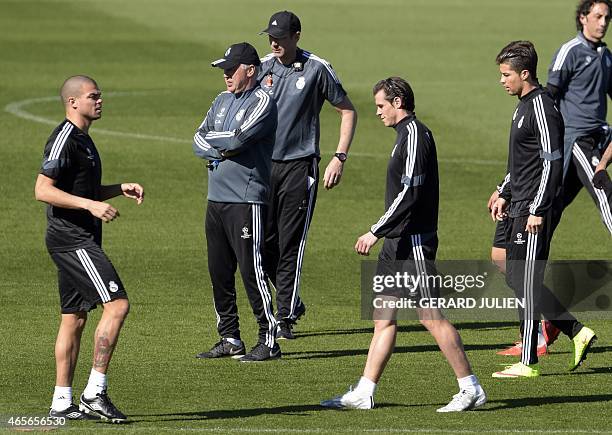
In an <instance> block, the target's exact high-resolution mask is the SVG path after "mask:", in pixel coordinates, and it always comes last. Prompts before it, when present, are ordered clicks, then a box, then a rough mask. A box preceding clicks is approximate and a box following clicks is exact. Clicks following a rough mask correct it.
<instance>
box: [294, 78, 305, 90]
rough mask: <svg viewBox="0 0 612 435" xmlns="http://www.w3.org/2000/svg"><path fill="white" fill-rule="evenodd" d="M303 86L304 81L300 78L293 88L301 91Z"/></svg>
mask: <svg viewBox="0 0 612 435" xmlns="http://www.w3.org/2000/svg"><path fill="white" fill-rule="evenodd" d="M304 86H306V79H305V78H304V76H302V77H300V78H299V79H297V81H296V82H295V87H296V88H298V89H300V90H301V89H304Z"/></svg>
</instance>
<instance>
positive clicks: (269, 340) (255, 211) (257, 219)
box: [251, 204, 276, 347]
mask: <svg viewBox="0 0 612 435" xmlns="http://www.w3.org/2000/svg"><path fill="white" fill-rule="evenodd" d="M251 210H252V215H253V221H252V225H253V266H254V268H255V279H256V281H257V289H258V290H259V294H260V295H261V302H262V305H263V310H264V313H265V315H266V319H267V320H268V332H267V333H266V343H265V345H266V346H268V347H273V346H274V342H275V340H276V319H274V314H273V313H272V296H271V295H270V289H269V288H268V284H267V281H266V275H265V274H264V270H263V267H262V260H261V239H262V233H263V230H262V223H261V205H259V204H252V205H251Z"/></svg>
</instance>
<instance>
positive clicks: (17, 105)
mask: <svg viewBox="0 0 612 435" xmlns="http://www.w3.org/2000/svg"><path fill="white" fill-rule="evenodd" d="M146 94H147V92H107V93H106V94H105V95H106V96H108V97H123V96H129V95H146ZM58 100H59V97H39V98H29V99H27V100H21V101H15V102H12V103H9V104H7V105H6V106H5V107H4V111H5V112H8V113H10V114H11V115H14V116H16V117H18V118H21V119H26V120H28V121H33V122H38V123H40V124H47V125H53V126H55V125H57V124H59V121H58V120H55V119H52V118H45V117H43V116H38V115H34V114H33V113H30V112H28V111H27V110H25V109H24V108H25V107H27V106H30V105H32V104H36V103H48V102H51V101H58ZM90 131H91V132H94V133H99V134H106V135H108V136H116V137H128V138H134V139H142V140H155V141H160V142H174V143H181V144H184V145H188V144H189V143H190V142H189V141H188V140H186V139H181V138H178V137H170V136H156V135H150V134H141V133H127V132H123V131H115V130H107V129H103V128H95V127H92V128H91V129H90ZM189 136H190V137H191V133H189ZM350 155H351V156H355V157H367V158H375V159H381V158H384V159H386V158H387V153H386V151H385V152H383V151H381V152H380V153H367V152H359V151H351V153H350ZM438 162H440V163H451V164H469V165H482V166H492V165H495V166H499V165H506V162H505V161H502V160H484V159H444V158H442V159H438Z"/></svg>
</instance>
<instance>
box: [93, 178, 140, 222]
mask: <svg viewBox="0 0 612 435" xmlns="http://www.w3.org/2000/svg"><path fill="white" fill-rule="evenodd" d="M121 192H123V196H125V197H126V198H131V199H133V200H135V201H136V203H137V204H138V205H140V204H142V201H144V189H143V188H142V186H141V185H140V184H138V183H123V184H122V185H121ZM92 214H93V213H92ZM111 220H112V219H111Z"/></svg>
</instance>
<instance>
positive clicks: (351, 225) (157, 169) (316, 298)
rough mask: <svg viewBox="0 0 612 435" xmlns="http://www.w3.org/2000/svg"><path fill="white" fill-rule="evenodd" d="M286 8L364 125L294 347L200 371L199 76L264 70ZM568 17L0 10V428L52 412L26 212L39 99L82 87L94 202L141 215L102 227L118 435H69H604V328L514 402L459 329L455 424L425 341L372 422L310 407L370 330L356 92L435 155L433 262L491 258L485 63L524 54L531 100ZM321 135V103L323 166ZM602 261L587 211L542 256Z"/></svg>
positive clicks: (40, 240)
mask: <svg viewBox="0 0 612 435" xmlns="http://www.w3.org/2000/svg"><path fill="white" fill-rule="evenodd" d="M284 8H288V9H291V10H293V11H295V12H296V13H297V14H298V15H299V16H300V18H301V20H302V25H303V35H302V40H301V44H300V45H301V46H302V47H304V48H306V49H308V50H310V51H313V52H315V53H316V54H318V55H320V56H322V57H324V58H326V59H327V60H329V61H330V62H331V63H332V64H333V65H334V68H335V69H336V71H337V72H338V75H339V76H340V77H341V79H342V81H343V84H344V87H345V88H346V90H347V91H348V92H349V95H350V97H351V99H352V101H353V102H354V103H355V105H356V107H357V109H358V112H359V125H358V128H357V133H356V137H355V141H354V143H353V147H352V149H351V155H350V159H349V161H348V162H347V165H346V169H345V174H344V178H343V181H342V183H341V185H340V186H339V187H338V188H336V189H334V190H332V191H324V190H321V191H320V193H319V199H318V203H317V209H316V212H315V216H314V220H313V223H312V227H311V232H310V235H309V241H308V249H307V253H306V258H305V264H304V273H303V286H302V294H303V297H304V300H305V302H306V303H307V304H308V313H307V315H306V317H305V318H304V319H303V321H302V322H301V323H300V324H299V326H298V329H297V332H298V334H299V339H297V340H294V341H291V342H287V341H284V342H282V343H281V345H282V349H283V352H284V357H283V359H282V360H280V361H273V362H270V363H265V364H261V365H245V364H239V363H237V362H235V361H233V360H229V361H228V360H223V361H200V360H196V359H195V358H194V355H195V354H196V353H198V352H200V351H202V350H204V349H207V348H208V347H210V346H211V345H212V344H213V343H214V342H215V341H216V340H217V337H216V331H215V315H214V311H213V309H212V306H211V298H212V295H211V288H210V280H209V277H208V272H207V267H206V252H205V250H204V246H205V244H204V234H203V217H204V208H205V192H206V176H205V170H204V169H203V165H202V163H201V162H200V161H198V160H197V159H196V158H195V157H194V156H193V155H192V151H191V138H192V136H193V132H194V130H195V128H196V127H197V126H198V125H199V123H200V121H201V119H202V117H203V116H204V114H205V113H206V111H207V110H208V108H209V106H210V103H211V101H212V99H213V98H214V97H215V96H216V95H217V93H218V92H219V91H220V90H221V89H222V88H223V81H222V78H221V74H220V72H219V70H215V69H213V68H211V67H210V66H209V63H210V61H211V60H214V59H217V58H218V57H219V56H220V55H221V54H222V53H223V52H224V50H225V49H226V48H227V46H228V45H229V44H230V43H233V42H239V41H243V40H247V41H250V42H252V43H253V44H254V45H255V46H256V47H257V49H258V51H259V53H260V55H263V54H265V53H267V51H268V47H267V39H266V38H265V37H264V36H258V35H257V32H259V31H260V30H261V29H262V28H264V27H265V26H266V24H267V20H268V17H269V16H270V14H271V13H272V12H274V11H277V10H281V9H284ZM573 9H574V1H573V0H572V1H569V0H563V1H555V2H544V1H541V2H533V1H529V0H518V1H514V2H491V1H487V0H474V1H468V0H440V1H438V2H429V1H425V0H415V1H401V0H378V1H375V2H374V1H366V0H351V1H348V0H337V1H333V2H329V1H327V2H326V1H321V0H314V1H306V0H303V1H292V2H280V1H263V0H256V1H249V2H246V1H238V2H233V3H218V2H212V1H208V0H206V1H197V0H177V1H172V2H170V1H163V0H127V1H126V0H124V1H118V0H107V1H103V2H93V1H89V0H82V1H78V2H77V1H54V0H49V1H43V0H40V1H29V0H14V1H7V0H0V29H1V30H0V108H4V109H5V110H0V131H1V132H2V134H1V135H0V160H1V162H2V163H1V165H2V166H1V167H2V170H1V171H0V195H1V197H2V198H3V203H4V207H3V211H2V213H1V215H0V216H1V218H0V219H1V224H2V231H1V232H0V246H1V247H2V249H1V250H0V270H1V271H2V275H1V279H0V330H2V334H1V335H2V340H1V342H2V344H1V349H2V351H1V354H2V357H1V358H0V416H2V418H3V421H5V420H6V418H8V416H21V415H30V416H32V415H44V414H45V413H46V412H47V409H48V406H49V405H50V400H51V394H52V391H53V385H54V362H53V345H54V338H55V335H56V332H57V326H58V323H59V315H58V297H57V289H56V288H57V284H56V272H55V267H54V265H53V264H52V262H51V259H50V258H49V256H48V255H47V253H46V250H45V247H44V231H45V224H46V223H45V218H44V206H43V205H42V204H40V203H37V202H36V201H35V200H34V195H33V186H34V180H35V177H36V174H37V171H38V169H39V165H40V161H41V156H42V150H43V145H44V143H45V140H46V138H47V137H48V135H49V133H50V132H51V130H52V128H53V124H56V123H58V122H59V121H60V120H61V119H62V117H63V112H62V108H61V105H60V103H59V101H53V100H51V99H50V98H49V97H53V96H54V95H56V94H57V92H58V91H57V90H58V87H59V86H60V84H61V82H62V80H63V79H64V78H65V77H67V76H69V75H73V74H77V73H84V74H88V75H91V76H93V77H95V78H96V79H97V80H98V83H99V84H100V86H101V88H102V89H103V91H104V92H105V94H106V97H105V114H104V118H103V119H102V120H100V121H99V122H97V123H96V124H95V125H94V127H95V128H96V129H99V131H96V130H95V129H94V130H92V132H91V134H92V137H93V138H94V140H95V141H96V143H97V145H98V148H99V149H100V153H101V155H102V159H103V164H104V182H106V183H108V184H111V183H115V182H121V181H137V182H140V183H142V184H143V185H144V186H145V189H146V191H147V198H146V201H145V203H144V204H143V205H142V206H141V207H136V205H134V204H132V203H131V202H129V201H127V200H124V199H116V200H113V201H112V203H113V204H114V205H116V206H117V207H118V208H119V210H120V211H121V218H120V219H119V220H118V221H115V222H113V223H112V224H108V225H105V227H104V228H105V250H106V251H107V253H108V254H109V256H110V257H111V258H112V259H113V262H114V264H115V265H116V266H117V268H118V270H119V272H120V274H121V276H122V279H123V281H124V283H125V284H126V287H127V288H128V291H129V294H130V299H131V303H132V311H131V314H130V316H129V319H128V322H127V324H126V327H125V328H124V330H123V332H122V336H121V340H120V342H119V345H118V348H117V352H116V354H115V357H114V359H113V363H112V368H111V372H110V377H109V382H110V388H109V393H110V395H111V397H112V398H113V400H114V402H115V403H116V404H117V405H118V406H119V408H121V409H122V410H123V411H124V412H125V413H126V414H128V415H129V416H130V417H131V419H132V423H131V424H129V425H124V426H121V427H117V426H109V425H104V424H92V423H89V424H86V423H85V424H72V425H70V427H69V429H67V430H71V431H73V432H79V433H80V432H89V431H96V432H98V431H99V432H103V431H108V430H121V431H123V432H135V433H157V432H162V431H163V432H168V431H179V430H186V431H211V432H216V431H218V432H221V433H229V432H246V431H271V432H279V433H289V432H311V431H312V432H329V433H335V432H365V431H373V432H381V433H385V432H402V431H407V432H431V433H439V432H442V433H444V432H469V431H477V432H484V433H498V432H499V433H505V432H513V431H518V432H529V431H535V432H546V431H553V432H595V433H610V432H612V418H611V415H612V406H611V405H610V403H612V368H611V366H612V364H611V363H610V361H611V355H612V341H611V339H610V337H611V336H612V324H611V323H610V321H609V320H598V321H592V322H590V323H589V325H591V326H592V327H593V329H595V330H596V331H597V332H598V335H599V337H600V340H599V342H598V345H597V347H596V348H595V349H594V351H593V353H592V355H590V356H589V359H588V360H587V362H586V364H585V365H584V366H583V367H581V368H580V369H579V370H578V371H577V372H575V373H573V374H569V373H567V372H566V371H565V365H566V362H567V360H568V359H569V352H570V344H569V341H568V340H567V339H564V338H561V339H560V340H559V341H558V343H557V344H555V346H554V347H553V348H552V350H551V352H552V353H551V355H549V356H548V357H546V358H545V359H543V361H542V364H541V366H542V370H543V373H544V374H545V376H541V377H540V378H537V379H533V380H529V381H520V380H519V381H516V382H515V381H511V382H500V381H497V380H493V379H492V378H491V377H490V376H491V373H492V372H493V371H496V370H498V369H499V367H500V364H503V363H506V362H509V360H508V359H505V358H504V357H501V356H497V355H495V352H494V351H495V350H496V349H499V348H500V347H502V346H505V345H506V344H507V343H510V342H511V341H513V340H514V339H515V337H516V336H517V331H516V328H515V325H514V322H506V321H503V322H502V321H482V322H476V321H473V322H465V323H460V324H458V325H457V326H458V327H459V329H460V332H461V334H462V337H463V340H464V343H465V345H466V349H467V352H468V356H469V358H470V360H471V362H472V364H473V366H474V369H475V372H476V374H477V375H478V376H479V377H480V379H481V381H482V383H483V385H484V387H485V388H486V390H487V392H488V395H489V404H488V405H487V406H486V407H485V408H484V409H483V410H482V411H479V412H471V413H461V414H454V415H439V414H437V413H436V412H435V408H437V407H438V406H440V405H442V404H445V403H446V402H448V400H449V399H450V398H451V396H452V394H454V393H455V392H456V391H455V389H456V382H455V380H454V378H453V376H452V372H451V370H450V368H449V367H448V366H447V364H446V362H445V360H444V359H443V357H442V355H441V353H440V352H438V351H437V349H436V347H435V343H434V341H433V339H432V338H431V337H430V336H429V335H428V334H427V333H426V332H425V331H424V330H423V329H422V328H421V327H420V326H419V325H418V324H417V323H415V322H406V323H403V324H402V326H401V331H402V333H401V334H400V335H399V336H398V341H397V351H396V354H395V356H394V357H393V358H392V360H391V362H390V364H389V366H388V368H387V370H386V372H385V375H384V378H383V380H382V381H381V384H380V388H379V392H378V394H377V397H376V400H377V404H378V405H379V406H378V407H377V408H376V409H374V410H372V411H370V412H363V411H362V412H359V411H348V412H335V411H325V410H322V409H321V408H319V406H318V403H319V401H320V400H321V399H325V398H328V397H331V396H332V395H335V394H337V393H340V392H342V391H344V390H345V389H346V387H347V386H348V385H349V384H350V383H352V382H354V381H355V380H356V379H358V377H359V375H360V374H361V370H362V367H363V364H364V361H365V355H366V353H367V347H368V344H369V340H370V337H371V327H372V326H371V322H369V321H364V320H361V319H360V299H359V298H360V291H359V285H360V261H361V259H360V258H359V257H358V256H357V255H356V254H355V253H354V252H353V249H352V248H353V245H354V242H355V240H356V238H357V237H358V236H359V235H361V234H363V233H364V232H365V231H367V229H368V228H369V226H370V225H371V224H372V223H373V222H375V221H376V220H377V219H378V218H379V217H380V215H381V214H382V212H383V198H384V177H385V171H386V160H387V158H388V154H389V151H390V147H391V145H392V144H393V139H394V132H393V131H392V130H391V129H385V128H384V127H383V126H382V124H381V123H380V122H379V121H378V120H377V119H376V117H375V116H374V106H373V103H372V98H371V87H372V85H373V84H374V83H375V82H376V81H377V80H379V79H381V78H385V77H388V76H390V75H401V76H403V77H406V78H407V79H408V80H409V81H410V82H411V84H412V86H413V88H414V90H415V93H416V105H417V114H418V115H419V117H420V119H421V120H422V121H423V122H425V123H426V124H427V125H428V126H429V127H430V128H431V129H432V131H433V132H434V134H435V136H436V141H437V144H438V156H439V160H440V177H441V204H440V222H439V236H440V250H439V253H438V257H439V259H442V260H451V259H487V258H488V255H489V251H490V244H491V239H492V234H493V230H494V225H493V223H492V222H491V221H490V219H489V217H488V216H487V212H486V201H487V199H488V197H489V195H490V193H491V191H492V189H493V187H494V186H495V184H496V183H497V182H498V181H499V180H500V179H501V177H503V175H504V170H505V159H506V153H507V135H508V128H509V124H510V118H511V115H512V112H513V110H514V107H515V105H516V99H514V98H509V97H508V96H506V95H505V93H504V92H503V89H502V88H501V87H500V86H499V84H498V83H497V81H498V72H497V67H496V65H495V63H494V58H495V55H496V54H497V52H498V50H499V49H500V48H501V47H502V46H504V45H505V44H506V43H507V42H509V41H511V40H514V39H530V40H532V41H533V42H534V43H535V44H536V47H537V49H538V52H539V55H540V68H539V71H540V76H541V79H542V81H543V82H545V76H546V69H547V67H548V63H549V62H550V59H551V58H552V55H553V52H554V50H555V49H556V48H557V47H558V46H559V45H560V44H561V43H562V42H564V41H566V40H569V39H570V38H571V37H573V35H574V33H575V31H574V23H573ZM9 112H12V113H9ZM15 113H17V114H20V116H15ZM44 122H47V123H44ZM49 122H50V124H49ZM101 130H104V131H101ZM133 135H148V136H150V137H148V138H143V137H136V136H133ZM337 135H338V120H337V115H336V113H335V111H334V110H333V109H332V108H331V107H330V106H329V105H326V106H325V107H324V109H323V113H322V135H321V149H322V153H323V155H324V162H325V163H326V160H327V159H328V157H329V156H330V155H331V154H332V153H333V151H334V150H335V146H336V141H337ZM377 252H378V247H377V249H376V251H375V253H377ZM610 254H611V249H610V238H609V235H608V234H607V231H606V230H605V228H604V227H603V225H602V224H601V222H600V221H599V217H598V215H597V213H596V210H595V207H594V206H593V204H592V201H591V199H590V198H589V197H588V196H587V195H586V194H585V193H584V192H583V193H581V194H580V196H579V197H578V198H577V200H576V201H575V203H574V204H573V205H572V206H571V207H570V208H569V209H568V210H567V212H566V214H565V216H564V219H563V221H562V223H561V225H560V226H559V229H558V230H557V233H556V235H555V240H554V242H553V247H552V254H551V255H552V257H553V258H555V259H609V258H610V257H611V255H610ZM238 294H239V304H240V305H239V309H240V312H241V314H242V318H241V320H242V331H243V338H244V339H245V341H246V343H247V346H249V347H250V346H251V345H253V344H254V340H255V339H256V334H255V322H254V319H253V317H252V315H251V313H250V308H249V307H248V303H247V300H246V295H245V294H244V291H243V290H242V287H240V289H239V293H238ZM508 294H509V295H510V292H508ZM100 311H101V310H96V311H94V312H93V313H92V315H91V316H90V320H89V326H88V327H87V329H86V332H85V337H87V339H86V340H85V342H84V343H83V346H82V353H81V360H80V363H79V366H78V368H77V373H76V377H75V383H74V387H75V394H80V393H81V391H82V388H83V387H84V385H85V383H86V381H87V376H88V373H89V368H90V355H91V351H92V346H91V339H90V337H92V335H93V329H94V325H95V323H96V322H97V319H98V318H99V315H100ZM474 320H476V319H474ZM512 362H513V361H512Z"/></svg>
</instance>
